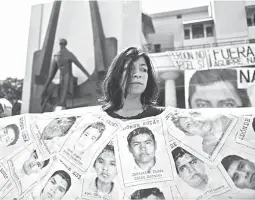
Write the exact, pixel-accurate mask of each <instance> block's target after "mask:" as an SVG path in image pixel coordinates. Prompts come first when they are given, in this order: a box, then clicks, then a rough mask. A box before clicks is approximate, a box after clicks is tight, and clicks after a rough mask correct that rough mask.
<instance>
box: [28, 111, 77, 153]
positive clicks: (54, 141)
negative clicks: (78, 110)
mask: <svg viewBox="0 0 255 200" xmlns="http://www.w3.org/2000/svg"><path fill="white" fill-rule="evenodd" d="M77 120H78V117H77V116H62V117H49V116H45V117H44V116H43V115H42V116H35V117H33V118H31V123H30V130H31V134H32V135H33V137H34V138H35V142H36V144H37V146H38V150H39V153H40V154H41V155H43V156H44V158H45V157H50V156H51V155H53V154H54V153H56V152H58V151H59V150H60V148H61V147H62V145H63V144H64V142H65V140H66V139H67V138H68V133H70V132H71V128H72V127H73V126H74V124H75V122H76V121H77Z"/></svg>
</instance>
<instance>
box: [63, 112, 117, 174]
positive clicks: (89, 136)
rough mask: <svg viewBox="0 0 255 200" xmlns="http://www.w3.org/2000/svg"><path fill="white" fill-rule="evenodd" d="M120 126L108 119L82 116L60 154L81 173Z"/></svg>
mask: <svg viewBox="0 0 255 200" xmlns="http://www.w3.org/2000/svg"><path fill="white" fill-rule="evenodd" d="M119 127H120V124H119V123H117V122H115V120H113V119H109V118H108V117H105V118H104V117H102V116H101V117H97V116H94V115H92V114H91V115H84V116H82V117H81V119H80V121H79V123H78V124H77V126H76V127H75V129H74V130H73V131H72V133H71V134H70V136H69V137H68V138H67V140H66V141H65V143H64V144H63V147H62V148H61V150H60V154H61V155H62V156H64V157H65V158H66V159H67V160H68V161H69V162H70V163H71V164H73V165H74V166H75V167H77V168H78V169H79V170H81V171H82V172H83V173H84V172H85V171H86V170H87V168H88V166H89V165H90V162H91V160H92V158H93V155H94V154H95V152H96V151H97V149H98V148H99V147H101V146H102V144H104V143H106V142H107V141H110V138H112V137H113V136H114V134H115V131H116V130H117V129H118V128H119Z"/></svg>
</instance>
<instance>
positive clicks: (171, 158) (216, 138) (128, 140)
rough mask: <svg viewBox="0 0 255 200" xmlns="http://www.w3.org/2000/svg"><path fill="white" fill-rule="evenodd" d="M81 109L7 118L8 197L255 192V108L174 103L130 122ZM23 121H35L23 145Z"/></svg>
mask: <svg viewBox="0 0 255 200" xmlns="http://www.w3.org/2000/svg"><path fill="white" fill-rule="evenodd" d="M74 110H75V111H77V109H74ZM81 110H83V115H79V116H77V115H74V111H73V110H72V109H70V110H65V111H64V112H63V111H60V112H53V113H44V114H25V115H20V116H18V117H16V116H13V117H8V118H3V119H0V125H5V126H2V127H4V128H2V129H1V131H0V142H1V149H2V151H3V152H10V153H9V154H8V155H7V154H3V155H2V158H1V160H0V172H1V177H2V178H1V182H0V186H1V188H0V195H1V199H15V198H16V199H24V200H25V199H31V200H32V199H38V200H39V199H40V200H41V199H62V200H65V199H66V200H67V199H87V200H88V199H89V200H90V199H91V200H92V199H93V200H99V199H105V200H120V199H121V200H132V199H153V198H154V199H162V200H168V199H178V200H179V199H183V200H185V199H196V200H204V199H229V198H230V199H242V198H244V199H254V198H255V163H254V161H255V157H254V153H255V148H254V145H255V143H254V141H255V137H254V132H255V131H254V130H255V125H254V124H255V119H254V118H255V115H254V114H253V113H254V111H255V110H254V109H251V108H250V109H249V111H247V110H245V109H242V108H241V109H227V111H228V112H226V109H210V112H208V109H189V110H187V109H178V108H173V107H166V109H165V111H164V112H162V113H161V114H160V115H158V116H154V117H148V118H144V119H137V120H129V121H122V120H119V119H115V118H111V117H110V116H108V115H107V114H106V113H105V112H103V111H98V110H97V108H95V113H93V112H91V109H90V108H88V112H86V111H85V109H84V108H81ZM15 119H23V120H22V121H24V122H28V124H30V126H27V125H26V126H24V127H23V129H24V131H25V133H26V135H27V137H29V138H30V140H29V141H30V142H29V143H25V145H23V146H22V147H20V146H19V145H16V146H15V147H13V146H12V145H9V146H8V145H6V141H9V142H13V141H14V139H15V138H14V137H13V136H14V135H15V133H14V131H11V130H9V129H8V125H9V124H12V122H13V121H15ZM72 119H75V120H72ZM6 127H7V128H6ZM35 127H38V128H37V129H38V131H39V132H37V134H35V131H34V128H35ZM47 127H48V128H47ZM40 130H42V131H40ZM38 134H39V135H41V137H37V135H38ZM38 138H39V139H38ZM54 138H55V139H56V140H55V142H53V143H50V148H49V147H48V148H47V145H45V144H46V143H45V141H44V142H42V141H41V140H46V141H47V140H51V139H54ZM22 140H23V139H22ZM21 142H22V141H21ZM10 149H11V151H10ZM47 149H48V150H47Z"/></svg>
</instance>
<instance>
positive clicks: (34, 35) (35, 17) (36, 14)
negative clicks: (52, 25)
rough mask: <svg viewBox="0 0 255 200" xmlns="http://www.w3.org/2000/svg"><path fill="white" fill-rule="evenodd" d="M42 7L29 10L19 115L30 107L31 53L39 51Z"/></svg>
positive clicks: (26, 111)
mask: <svg viewBox="0 0 255 200" xmlns="http://www.w3.org/2000/svg"><path fill="white" fill-rule="evenodd" d="M42 12H43V5H42V4H41V5H35V6H33V7H32V8H31V14H30V16H31V17H30V27H29V41H28V47H27V59H26V72H25V78H24V82H23V89H22V106H21V114H24V113H28V112H29V107H30V96H31V87H32V78H33V77H32V76H33V74H32V64H33V53H34V52H35V51H36V50H38V49H40V33H41V20H42Z"/></svg>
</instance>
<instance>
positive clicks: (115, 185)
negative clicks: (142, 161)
mask: <svg viewBox="0 0 255 200" xmlns="http://www.w3.org/2000/svg"><path fill="white" fill-rule="evenodd" d="M116 165H117V163H116V150H115V147H114V142H113V141H110V142H109V143H107V144H106V145H104V148H103V149H101V148H100V150H99V152H97V153H96V155H95V157H94V158H93V162H92V163H91V166H90V168H89V169H88V171H87V172H86V173H85V174H84V177H83V187H82V197H83V198H85V199H90V200H97V199H104V200H119V199H122V198H123V188H121V185H120V182H119V178H118V176H120V174H118V170H117V166H116Z"/></svg>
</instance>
